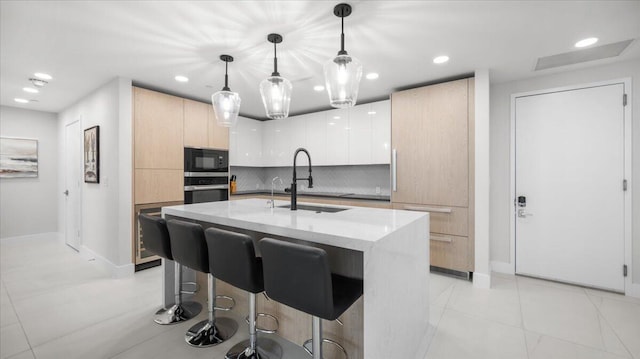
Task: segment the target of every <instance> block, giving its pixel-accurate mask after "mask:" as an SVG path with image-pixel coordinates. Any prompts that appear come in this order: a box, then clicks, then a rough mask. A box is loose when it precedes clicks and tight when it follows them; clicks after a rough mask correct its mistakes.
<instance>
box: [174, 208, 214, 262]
mask: <svg viewBox="0 0 640 359" xmlns="http://www.w3.org/2000/svg"><path fill="white" fill-rule="evenodd" d="M167 228H168V229H169V235H170V238H171V253H172V254H173V259H174V260H175V261H177V262H178V263H180V264H182V265H183V266H187V267H189V268H191V269H193V270H197V271H198V272H203V273H209V253H208V251H207V241H206V240H205V238H204V230H203V229H202V226H201V225H199V224H197V223H191V222H185V221H179V220H176V219H171V220H169V221H167Z"/></svg>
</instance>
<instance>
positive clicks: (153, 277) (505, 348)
mask: <svg viewBox="0 0 640 359" xmlns="http://www.w3.org/2000/svg"><path fill="white" fill-rule="evenodd" d="M492 281H493V283H492V289H490V290H482V289H476V288H474V287H473V286H472V285H471V283H469V282H466V281H462V280H457V279H453V278H449V277H444V276H440V275H436V274H433V275H432V276H431V285H430V290H431V292H430V302H431V311H430V312H431V318H430V322H431V324H432V325H433V326H435V327H436V330H435V335H434V337H433V341H432V343H431V346H430V348H429V352H428V354H427V359H439V358H447V359H448V358H454V359H464V358H474V359H482V358H487V359H498V358H508V359H517V358H528V359H538V358H540V359H555V358H558V359H574V358H575V359H591V358H599V359H605V358H606V359H609V358H636V359H640V300H637V299H633V298H629V297H623V296H620V295H616V294H612V293H607V292H600V291H597V290H590V289H583V288H579V287H574V286H568V285H562V284H557V283H551V282H546V281H541V280H536V279H530V278H524V277H514V276H504V275H498V274H496V275H494V276H493V277H492ZM0 282H1V283H0V358H20V359H22V358H37V359H42V358H56V359H57V358H65V359H67V358H178V357H179V358H222V357H224V353H225V352H226V351H227V350H228V349H229V348H230V347H231V346H232V345H233V344H235V341H231V342H228V343H225V344H223V345H221V346H220V347H215V348H207V349H197V348H191V347H189V346H187V345H186V343H184V339H183V335H184V333H185V331H186V329H187V328H188V327H189V326H191V325H192V324H193V323H195V321H189V322H187V323H182V324H179V325H175V326H159V325H156V324H154V323H153V322H152V319H151V318H152V314H153V312H154V311H155V310H156V309H157V308H158V307H159V306H160V291H161V287H162V284H161V272H160V269H159V268H154V269H149V270H146V271H143V272H139V273H137V274H136V275H135V276H133V277H132V278H126V279H111V278H110V277H109V275H108V273H106V272H105V271H104V270H103V269H101V268H100V267H99V266H98V265H97V264H96V263H95V262H89V261H85V260H83V259H81V258H80V256H78V255H77V253H75V252H74V251H73V250H71V249H70V248H68V247H66V246H65V245H64V244H62V243H60V242H58V241H56V240H55V239H53V238H52V239H29V240H23V241H15V240H3V241H0ZM204 316H205V313H202V314H201V315H200V318H198V319H201V318H204ZM245 333H246V327H244V326H241V327H240V329H239V332H238V334H236V337H237V338H236V339H237V340H242V339H244V338H246V334H245ZM281 344H282V345H283V347H284V350H285V353H286V355H285V356H284V359H288V358H294V357H296V356H297V355H298V354H300V352H299V351H298V350H297V348H295V347H293V346H292V345H291V344H290V343H286V342H281ZM302 357H304V356H302ZM393 359H395V358H393ZM417 359H419V358H417Z"/></svg>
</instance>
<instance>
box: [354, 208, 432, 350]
mask: <svg viewBox="0 0 640 359" xmlns="http://www.w3.org/2000/svg"><path fill="white" fill-rule="evenodd" d="M429 332H430V331H429V215H428V214H425V216H424V217H420V218H419V219H417V220H415V221H413V222H412V223H410V224H408V225H406V226H404V227H403V228H401V229H399V230H396V231H394V232H392V233H390V234H389V235H388V236H386V237H385V238H383V239H382V240H380V241H378V242H376V244H375V245H374V246H373V247H372V248H371V249H370V250H368V251H366V252H365V253H364V339H363V340H364V357H365V358H368V359H389V358H424V356H425V355H426V350H427V348H428V341H429ZM390 343H393V345H390Z"/></svg>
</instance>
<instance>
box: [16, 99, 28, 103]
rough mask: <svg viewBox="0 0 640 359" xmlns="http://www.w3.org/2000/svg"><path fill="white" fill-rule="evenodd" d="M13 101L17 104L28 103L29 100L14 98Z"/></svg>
mask: <svg viewBox="0 0 640 359" xmlns="http://www.w3.org/2000/svg"><path fill="white" fill-rule="evenodd" d="M13 101H15V102H18V103H29V100H26V99H23V98H14V99H13Z"/></svg>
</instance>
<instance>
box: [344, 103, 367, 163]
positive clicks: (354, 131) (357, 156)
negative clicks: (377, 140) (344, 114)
mask: <svg viewBox="0 0 640 359" xmlns="http://www.w3.org/2000/svg"><path fill="white" fill-rule="evenodd" d="M370 108H371V106H369V104H366V105H360V106H355V107H351V108H349V164H350V165H361V164H369V163H371V140H372V130H371V117H370V116H369V115H368V113H369V112H370V111H369V109H370Z"/></svg>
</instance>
